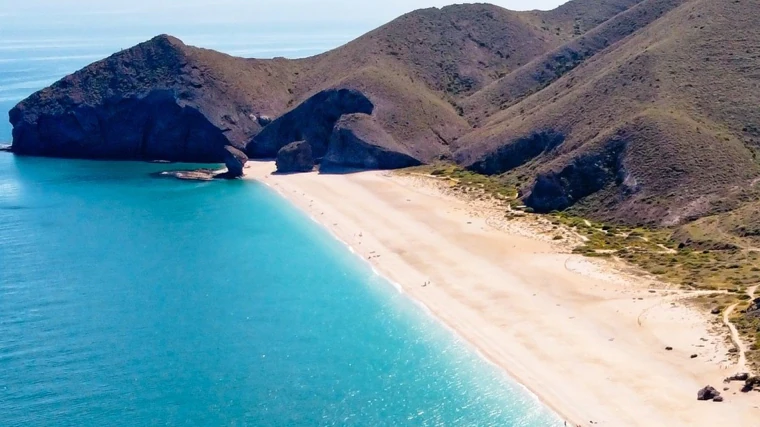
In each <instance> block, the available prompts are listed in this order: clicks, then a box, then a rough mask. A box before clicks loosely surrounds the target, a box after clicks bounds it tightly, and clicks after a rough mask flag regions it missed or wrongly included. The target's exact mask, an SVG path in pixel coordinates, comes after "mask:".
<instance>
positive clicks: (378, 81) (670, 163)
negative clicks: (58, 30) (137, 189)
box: [11, 0, 760, 225]
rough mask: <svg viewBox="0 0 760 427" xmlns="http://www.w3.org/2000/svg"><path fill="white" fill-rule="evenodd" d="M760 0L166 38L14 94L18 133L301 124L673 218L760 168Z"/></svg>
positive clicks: (140, 141)
mask: <svg viewBox="0 0 760 427" xmlns="http://www.w3.org/2000/svg"><path fill="white" fill-rule="evenodd" d="M759 13H760V5H759V4H758V2H756V1H749V0H738V1H728V2H717V1H711V0H573V1H571V2H568V3H567V4H565V5H563V6H561V7H559V8H557V9H555V10H553V11H548V12H539V11H532V12H512V11H508V10H505V9H503V8H500V7H496V6H492V5H485V4H475V5H457V6H450V7H445V8H442V9H435V8H432V9H424V10H419V11H416V12H412V13H409V14H407V15H404V16H402V17H400V18H398V19H396V20H394V21H393V22H390V23H388V24H387V25H384V26H383V27H380V28H378V29H377V30H374V31H372V32H370V33H368V34H366V35H364V36H362V37H360V38H358V39H357V40H355V41H353V42H351V43H348V44H346V45H344V46H341V47H339V48H337V49H335V50H332V51H330V52H326V53H324V54H322V55H318V56H315V57H312V58H306V59H300V60H286V59H274V60H256V59H242V58H235V57H231V56H228V55H224V54H221V53H217V52H213V51H210V50H205V49H199V48H194V47H190V46H185V45H184V44H183V43H182V42H180V41H179V40H177V39H174V38H172V37H169V36H160V37H157V38H155V39H153V40H151V41H149V42H146V43H143V44H141V45H138V46H136V47H134V48H132V49H128V50H125V51H122V52H120V53H117V54H115V55H113V56H111V57H109V58H107V59H105V60H103V61H100V62H97V63H95V64H92V65H90V66H89V67H87V68H85V69H83V70H81V71H79V72H77V73H75V74H73V75H72V76H68V77H66V78H64V79H63V80H61V81H60V82H58V83H56V84H54V85H53V86H52V87H51V88H48V89H45V90H43V91H40V92H38V93H37V94H34V95H32V96H31V97H30V98H28V99H26V100H24V101H22V102H21V103H20V104H19V105H18V106H17V107H16V108H15V109H14V110H13V111H12V112H11V122H12V123H13V124H14V145H13V150H14V151H15V152H17V153H20V154H40V155H53V156H67V157H95V158H136V159H143V158H166V159H171V160H193V161H218V160H219V157H220V155H223V153H224V151H223V150H219V148H220V147H223V146H225V145H234V146H237V147H239V148H242V147H245V148H246V151H247V152H248V154H249V155H253V156H273V155H275V154H276V150H277V149H279V148H280V147H283V146H285V145H287V144H289V143H291V142H294V141H296V140H301V139H307V138H311V139H313V140H312V141H307V142H309V144H310V145H311V148H312V149H313V152H314V154H315V156H316V157H320V156H322V155H324V154H326V153H328V152H329V153H330V159H331V160H330V161H331V162H332V163H336V162H345V163H346V164H351V165H358V164H361V165H380V164H382V165H384V166H383V167H393V166H394V164H393V162H392V161H391V160H393V159H403V161H404V162H403V164H409V163H414V162H423V163H429V162H434V161H438V160H449V159H453V160H455V161H456V162H458V163H460V164H461V165H464V166H466V167H469V168H471V169H473V170H475V171H478V172H481V173H486V174H492V175H500V176H501V177H502V179H503V180H504V181H506V182H509V183H514V184H516V185H518V186H519V187H520V188H521V190H522V194H523V195H524V199H525V201H526V202H527V203H529V204H530V205H531V206H532V207H533V208H534V209H537V210H540V211H549V210H554V209H574V210H576V211H578V212H582V213H584V214H588V215H591V216H594V217H597V218H599V219H610V220H617V221H622V222H627V223H642V224H643V223H651V224H666V225H668V224H676V223H682V222H684V221H689V220H691V219H694V218H699V217H702V216H705V215H710V214H713V213H720V212H724V211H726V210H730V209H728V208H727V207H730V208H731V209H733V208H736V207H740V206H741V205H742V203H743V202H742V200H743V197H745V195H746V194H747V192H751V189H750V188H749V186H750V183H751V182H753V180H755V179H756V178H757V177H758V175H760V167H759V166H758V161H757V160H756V152H757V150H759V149H760V110H758V108H757V106H758V105H760V90H758V81H759V80H760V75H758V71H757V70H758V69H760V38H759V37H760V36H758V34H759V33H760V32H758V31H757V23H756V16H758V14H759ZM352 100H354V101H356V102H358V104H357V103H355V102H354V101H352ZM355 114H360V115H361V114H363V115H361V116H352V117H353V119H351V120H348V119H347V120H341V117H342V116H344V115H355ZM270 118H271V119H270ZM272 119H274V123H272V124H270V122H271V120H272ZM262 129H264V131H262ZM338 131H340V132H342V133H340V134H336V132H338ZM314 139H316V140H314ZM333 143H334V144H338V143H339V144H340V148H338V147H331V146H330V144H333ZM394 150H395V151H396V152H397V154H400V156H395V155H394V154H393V152H394ZM349 153H356V155H357V156H361V158H351V156H350V155H349ZM372 156H383V157H382V159H383V160H382V161H379V159H378V158H372ZM409 158H411V160H410V159H409ZM401 165H402V164H401V163H399V164H397V165H396V166H401ZM335 166H339V165H335Z"/></svg>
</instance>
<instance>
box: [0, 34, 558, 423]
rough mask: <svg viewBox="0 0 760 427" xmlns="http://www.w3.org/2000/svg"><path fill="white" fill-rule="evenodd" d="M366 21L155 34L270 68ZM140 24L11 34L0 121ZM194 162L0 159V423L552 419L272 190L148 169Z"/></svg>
mask: <svg viewBox="0 0 760 427" xmlns="http://www.w3.org/2000/svg"><path fill="white" fill-rule="evenodd" d="M369 29H370V28H368V27H366V26H357V27H345V28H336V27H335V26H325V27H323V28H322V27H319V26H316V27H311V28H310V29H309V30H308V31H305V30H303V29H299V28H263V29H262V28H259V29H251V28H248V27H245V28H244V27H243V26H239V27H234V26H229V25H217V26H214V25H210V26H206V27H201V28H193V29H182V28H174V29H169V30H170V31H163V32H166V33H170V34H173V35H176V36H178V37H180V38H181V39H182V40H183V41H185V42H186V43H188V44H192V45H196V46H199V47H206V48H213V49H218V50H221V51H223V52H226V53H230V54H233V55H237V56H246V57H264V58H266V57H276V56H286V57H304V56H310V55H314V54H318V53H321V52H323V51H325V50H328V49H330V48H333V47H336V46H339V45H341V44H343V43H345V42H347V41H349V40H351V39H353V38H355V37H356V36H358V35H360V34H361V33H363V32H365V31H366V30H369ZM148 30H149V29H145V30H140V29H139V28H138V29H135V28H134V27H130V29H129V31H128V29H123V31H122V32H119V31H114V30H113V29H108V30H106V29H103V34H102V35H103V37H93V36H92V34H89V33H87V32H86V31H81V32H77V31H73V30H72V29H71V28H68V27H66V29H65V30H60V31H52V32H45V31H39V30H37V29H31V30H28V31H27V30H23V29H17V30H15V31H14V33H13V37H8V34H7V33H6V34H3V36H4V37H3V38H2V39H0V109H2V110H3V111H4V112H5V113H6V117H7V111H8V110H10V108H12V107H13V106H14V105H15V104H16V103H17V102H18V101H20V100H21V99H23V98H24V97H26V96H28V95H30V94H31V93H32V92H34V91H35V90H38V89H41V88H42V87H45V86H47V85H49V84H51V83H53V82H54V81H56V80H58V79H60V78H61V77H63V76H64V75H66V74H69V73H71V72H73V71H75V70H77V69H79V68H81V67H83V66H85V65H87V64H88V63H91V62H93V61H95V60H98V59H101V58H104V57H106V56H108V55H110V54H111V53H114V52H116V51H118V50H119V49H122V48H127V47H130V46H131V45H133V44H135V43H138V42H141V41H144V40H147V39H149V38H150V37H152V36H154V35H156V34H154V33H148V32H149V31H148ZM10 141H11V127H10V125H9V124H8V123H7V120H3V122H2V125H0V142H10ZM193 166H194V165H158V164H149V163H141V162H96V161H84V160H60V159H44V158H29V157H17V156H13V155H11V154H8V153H0V379H1V381H0V425H2V426H46V425H57V426H68V425H71V426H78V425H125V426H126V425H158V424H161V425H252V426H254V425H255V426H264V425H266V426H277V425H283V426H284V425H309V426H311V425H378V426H381V425H419V426H443V425H478V426H514V427H539V426H541V427H543V426H552V425H562V422H561V420H560V419H559V418H558V416H557V415H556V414H554V413H553V412H552V411H550V410H549V409H548V408H547V407H546V406H545V405H543V404H542V403H541V402H539V400H538V398H537V397H536V396H534V395H533V394H532V393H530V392H529V391H528V390H527V389H525V388H524V387H523V386H522V385H520V384H518V383H517V382H515V381H514V380H512V379H511V378H509V377H508V375H506V373H505V372H504V371H503V370H502V369H500V368H499V367H497V366H495V365H493V364H491V363H489V362H488V361H487V360H485V359H484V358H483V357H482V356H481V355H480V354H479V353H478V352H477V351H476V350H475V348H474V347H473V346H471V345H470V344H468V343H467V342H465V341H464V340H462V339H461V338H460V337H458V336H457V335H456V334H455V333H454V332H453V331H451V330H450V329H448V328H447V327H445V326H444V325H443V324H442V323H441V322H439V321H438V320H436V319H434V318H433V317H432V316H430V315H429V314H428V313H427V312H426V310H425V309H424V308H423V307H422V306H421V305H419V304H417V303H416V302H415V301H413V300H412V299H410V298H409V297H407V295H405V294H403V293H401V292H400V291H399V289H398V288H397V287H395V286H393V284H392V283H390V282H389V281H388V280H386V279H384V278H383V277H381V276H379V275H378V274H376V273H375V272H374V271H373V270H372V268H371V267H370V266H369V265H368V264H367V263H366V262H365V261H363V260H362V259H361V258H359V257H357V256H356V255H354V254H353V253H352V252H351V251H350V250H349V248H348V247H347V246H345V245H344V244H343V243H342V242H340V241H338V240H337V239H336V238H335V237H334V236H332V235H331V234H330V233H329V232H328V231H327V230H326V229H324V228H323V227H321V226H319V225H318V224H316V223H315V222H314V221H312V220H311V218H309V217H308V216H307V215H306V214H304V213H303V212H301V211H299V210H298V209H296V208H295V207H294V206H292V205H291V204H290V203H289V202H287V201H286V200H285V199H283V198H282V197H281V196H279V195H278V194H277V193H276V192H275V191H273V190H271V189H269V188H268V187H266V186H265V185H263V184H259V183H256V182H250V181H234V182H210V183H197V182H192V183H188V182H181V181H176V180H170V179H158V178H155V177H154V174H155V173H156V172H159V171H163V170H171V169H176V168H186V167H193Z"/></svg>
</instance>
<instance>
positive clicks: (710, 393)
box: [697, 385, 720, 400]
mask: <svg viewBox="0 0 760 427" xmlns="http://www.w3.org/2000/svg"><path fill="white" fill-rule="evenodd" d="M718 396H720V392H719V391H718V390H716V389H715V387H712V386H709V385H708V386H706V387H705V388H703V389H701V390H699V391H698V392H697V400H713V399H714V398H716V397H718Z"/></svg>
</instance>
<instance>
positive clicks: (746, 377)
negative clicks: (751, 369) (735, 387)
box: [723, 372, 749, 383]
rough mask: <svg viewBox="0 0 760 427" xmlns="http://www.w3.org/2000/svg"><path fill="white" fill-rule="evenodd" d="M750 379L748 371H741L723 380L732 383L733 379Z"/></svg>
mask: <svg viewBox="0 0 760 427" xmlns="http://www.w3.org/2000/svg"><path fill="white" fill-rule="evenodd" d="M748 379H749V374H748V373H746V372H743V373H740V374H736V375H732V376H730V377H728V378H726V379H725V380H723V382H724V383H730V382H732V381H747V380H748Z"/></svg>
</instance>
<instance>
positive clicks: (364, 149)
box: [320, 114, 422, 172]
mask: <svg viewBox="0 0 760 427" xmlns="http://www.w3.org/2000/svg"><path fill="white" fill-rule="evenodd" d="M420 164H422V163H421V162H420V161H419V160H417V159H416V158H415V157H413V156H412V155H411V154H410V153H409V151H408V150H407V148H406V147H404V146H403V145H401V144H400V143H398V142H397V141H395V140H394V139H393V137H391V136H390V135H389V134H388V133H387V132H385V130H383V128H382V127H381V126H380V125H378V124H377V123H376V122H375V121H374V120H373V119H372V117H370V116H368V115H366V114H351V115H347V116H345V117H343V118H342V119H341V120H340V121H339V122H338V123H337V124H336V125H335V128H334V130H333V133H332V136H331V138H330V144H329V147H328V150H327V153H326V154H325V157H324V158H323V159H322V164H321V166H320V171H321V172H336V171H340V170H342V169H345V168H351V169H399V168H404V167H410V166H417V165H420Z"/></svg>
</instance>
